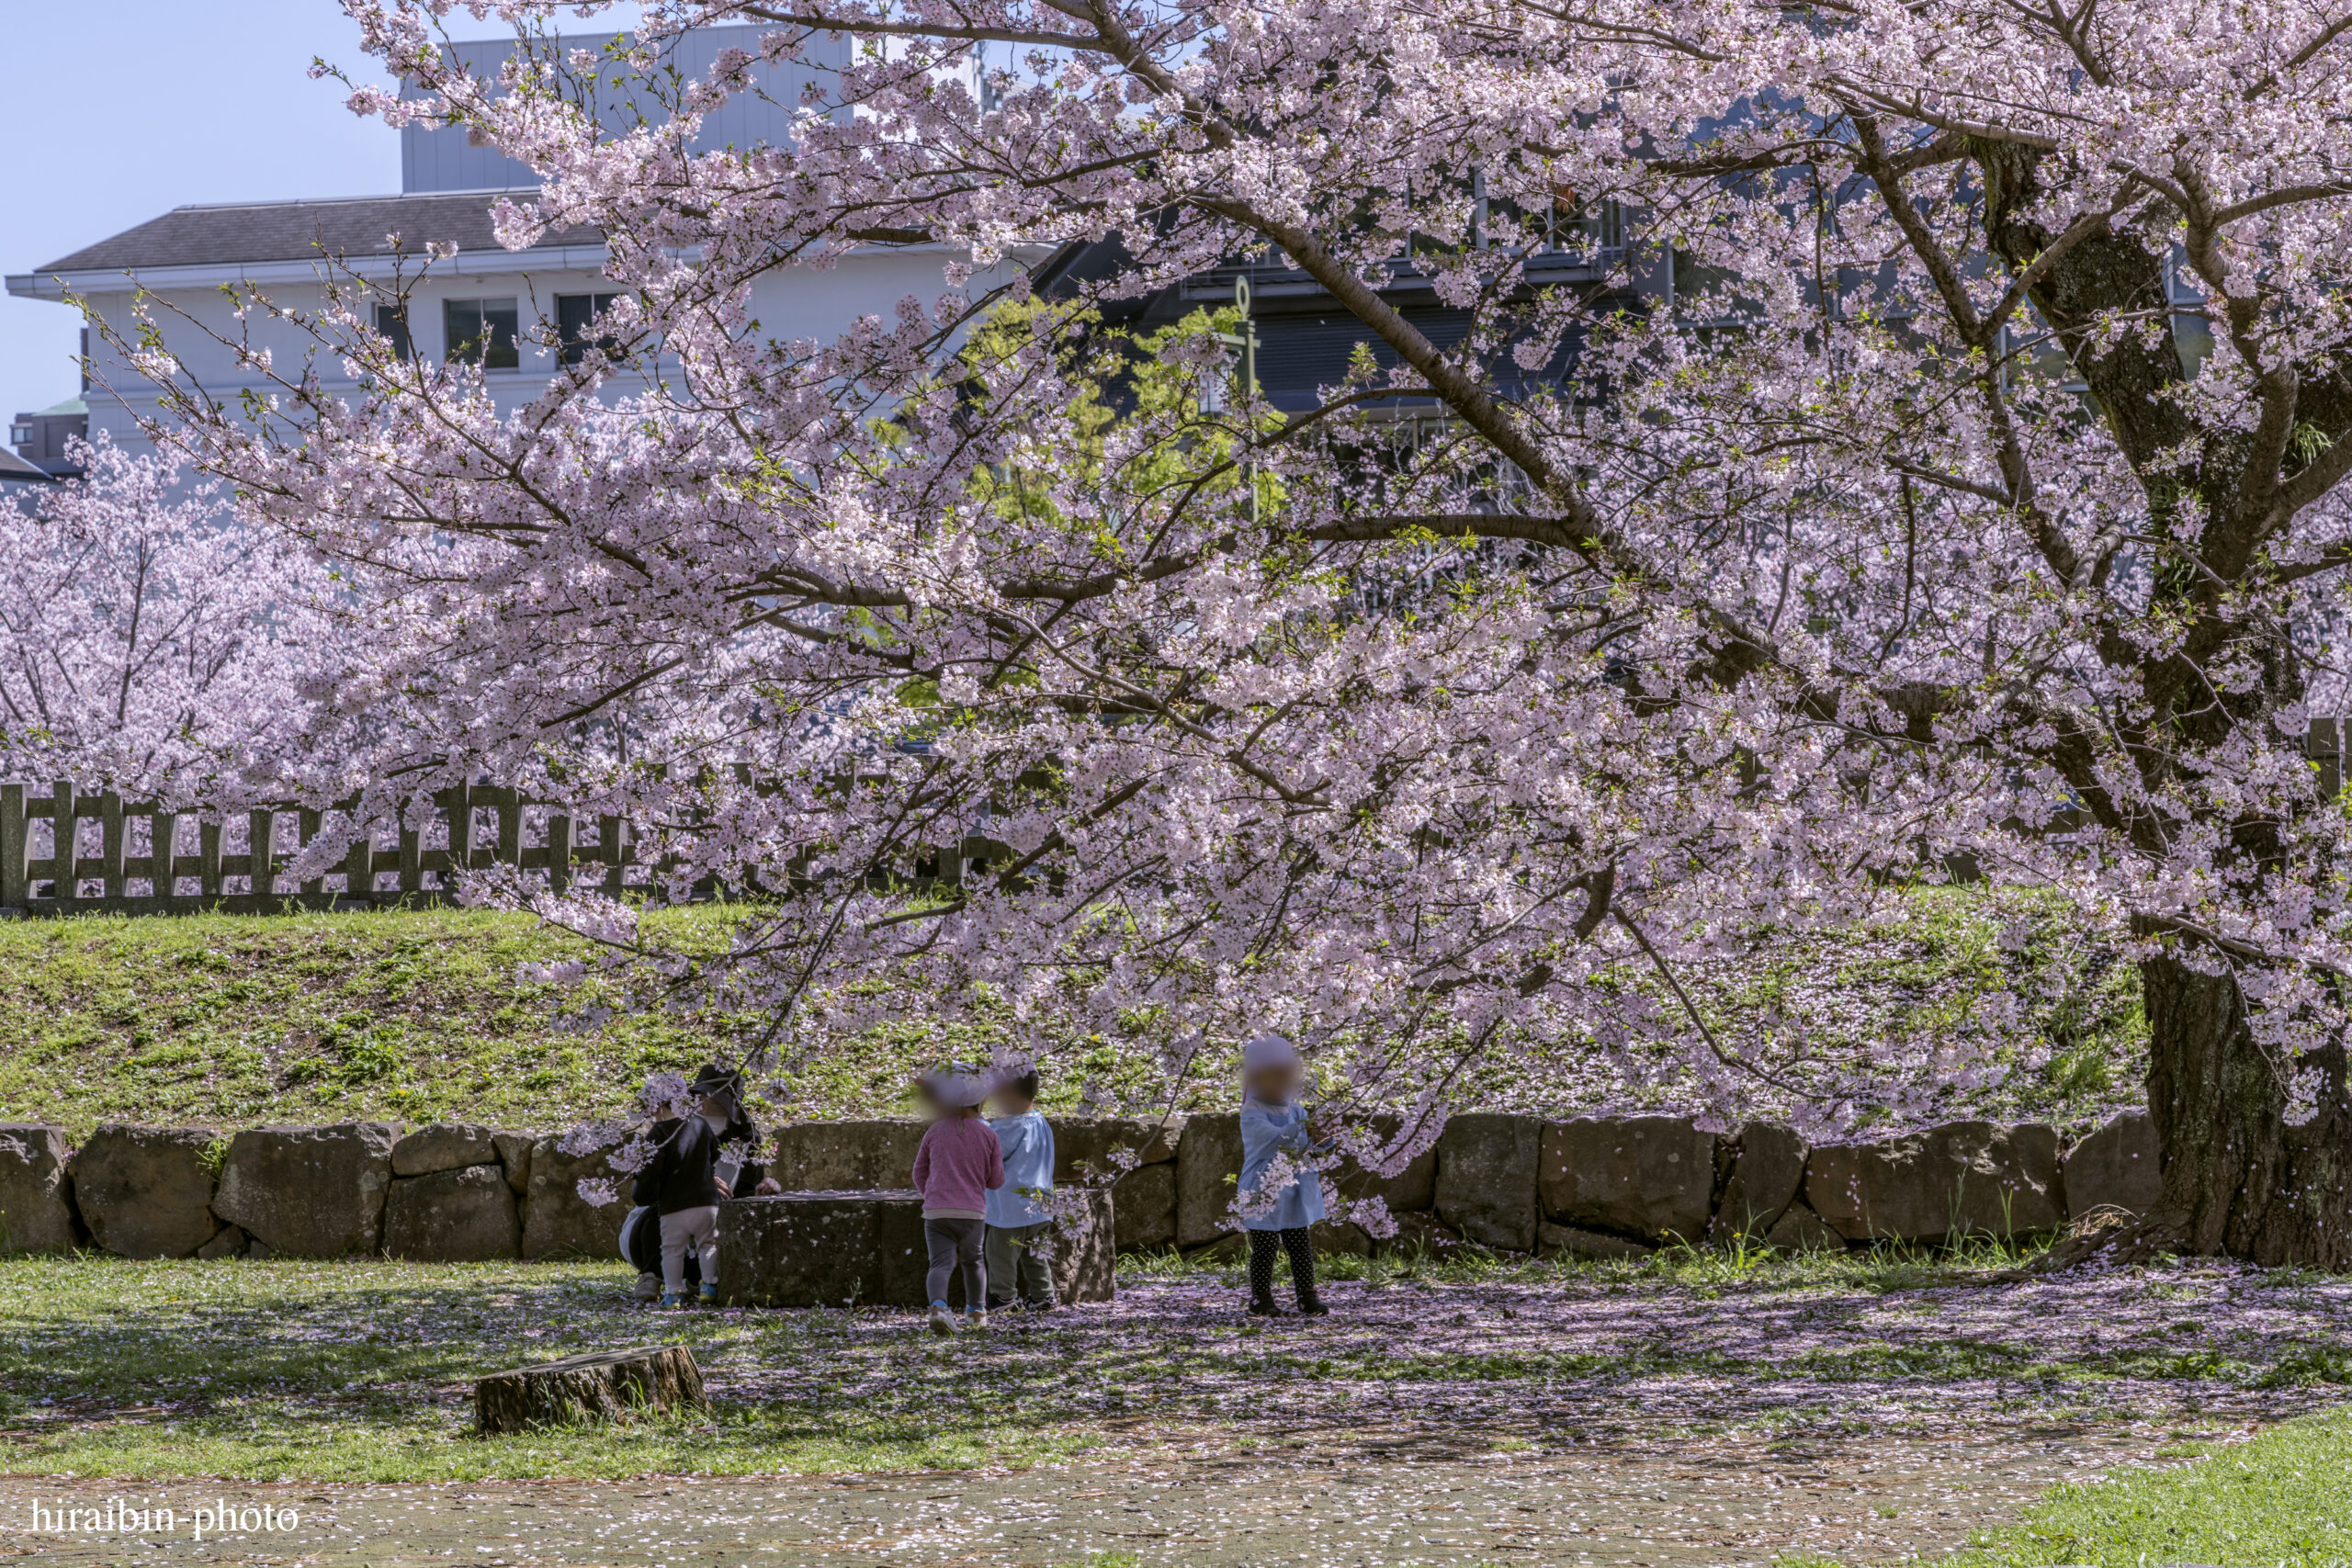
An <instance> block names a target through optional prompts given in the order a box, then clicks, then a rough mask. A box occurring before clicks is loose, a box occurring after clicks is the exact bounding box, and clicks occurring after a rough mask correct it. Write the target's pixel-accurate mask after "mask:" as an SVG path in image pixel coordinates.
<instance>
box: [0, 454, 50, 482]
mask: <svg viewBox="0 0 2352 1568" xmlns="http://www.w3.org/2000/svg"><path fill="white" fill-rule="evenodd" d="M9 482H15V483H20V484H37V485H45V484H55V483H56V482H57V479H56V476H55V475H53V474H51V472H50V471H49V470H48V469H47V468H41V467H40V465H38V464H36V463H34V462H32V461H31V460H29V459H28V458H24V457H17V455H16V454H15V453H14V452H11V451H9V450H8V448H6V446H0V484H5V483H9Z"/></svg>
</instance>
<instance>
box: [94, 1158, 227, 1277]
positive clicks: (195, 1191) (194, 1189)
mask: <svg viewBox="0 0 2352 1568" xmlns="http://www.w3.org/2000/svg"><path fill="white" fill-rule="evenodd" d="M220 1157H221V1149H220V1133H219V1132H218V1131H216V1130H215V1129H213V1128H210V1127H126V1126H105V1127H101V1128H99V1129H98V1130H97V1131H96V1132H95V1133H93V1134H90V1137H89V1141H88V1142H86V1143H85V1144H84V1145H82V1146H81V1148H80V1149H79V1150H78V1151H76V1152H75V1154H74V1203H75V1205H76V1206H77V1207H78V1208H79V1209H80V1210H81V1211H82V1223H83V1224H86V1225H88V1226H89V1227H90V1236H91V1239H92V1240H94V1241H96V1243H97V1244H98V1245H99V1246H100V1247H104V1248H106V1249H107V1251H108V1252H112V1253H116V1254H119V1255H120V1256H121V1257H124V1258H188V1257H193V1256H195V1255H196V1253H197V1251H198V1248H200V1247H203V1246H204V1245H205V1244H206V1243H207V1242H209V1241H210V1240H211V1239H212V1237H213V1235H215V1234H216V1233H217V1232H218V1231H219V1230H220V1220H218V1219H217V1218H215V1217H214V1215H213V1213H212V1189H213V1181H214V1176H213V1173H214V1171H215V1170H216V1169H217V1168H218V1166H219V1162H220Z"/></svg>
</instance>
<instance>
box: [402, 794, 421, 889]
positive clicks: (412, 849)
mask: <svg viewBox="0 0 2352 1568" xmlns="http://www.w3.org/2000/svg"><path fill="white" fill-rule="evenodd" d="M402 815H403V818H405V815H406V814H405V813H403V814H402ZM422 891H424V829H421V828H412V827H410V826H409V825H408V824H407V822H406V821H405V820H403V821H402V822H401V892H402V893H403V894H407V893H418V892H422Z"/></svg>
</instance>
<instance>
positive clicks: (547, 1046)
mask: <svg viewBox="0 0 2352 1568" xmlns="http://www.w3.org/2000/svg"><path fill="white" fill-rule="evenodd" d="M735 918H736V917H735V915H734V914H733V913H732V912H731V911H729V910H727V909H724V908H696V909H688V910H682V911H675V912H667V913H662V914H657V915H655V916H654V917H652V919H653V922H654V923H655V924H657V925H658V926H660V927H662V928H663V929H664V930H665V931H666V932H667V933H668V934H670V935H672V936H673V937H674V938H675V939H676V940H678V941H680V942H684V943H691V944H693V945H695V946H698V947H703V946H710V945H715V944H717V943H719V942H723V941H724V939H725V933H726V931H727V929H728V927H729V924H730V923H731V922H732V921H733V919H735ZM580 945H581V944H579V943H577V942H573V941H571V939H569V938H567V937H564V936H563V935H561V934H560V933H558V932H553V931H548V930H547V929H545V928H543V927H541V926H540V925H539V924H538V923H537V921H536V920H534V919H530V918H528V917H526V916H515V915H500V914H490V913H482V912H477V911H464V910H424V911H407V912H384V913H368V914H337V915H298V916H281V917H270V918H244V917H234V916H197V917H191V918H187V919H161V918H147V919H106V918H98V919H74V920H23V921H10V922H7V923H5V924H0V976H6V984H5V985H0V1120H30V1121H50V1122H62V1123H63V1124H65V1125H66V1126H68V1127H69V1128H71V1129H72V1130H73V1131H74V1133H75V1134H77V1135H78V1134H81V1133H84V1132H86V1131H87V1130H88V1129H89V1128H90V1127H92V1126H94V1125H96V1123H98V1122H108V1121H130V1122H148V1123H173V1122H178V1123H196V1124H211V1125H217V1126H224V1127H234V1126H240V1125H250V1124H254V1123H261V1122H323V1121H338V1120H343V1119H346V1118H351V1117H361V1116H381V1117H388V1118H392V1119H397V1120H405V1121H407V1122H425V1121H431V1120H435V1119H437V1118H444V1117H462V1118H463V1119H466V1120H470V1121H481V1122H492V1123H494V1124H498V1125H504V1126H515V1127H524V1128H533V1129H538V1130H553V1129H556V1128H560V1127H564V1126H569V1125H571V1124H573V1123H574V1122H579V1121H581V1120H582V1119H584V1118H586V1117H588V1116H590V1115H592V1114H595V1113H598V1112H601V1111H605V1110H607V1109H609V1108H611V1107H614V1106H615V1105H616V1103H617V1102H618V1101H619V1100H621V1099H622V1098H624V1097H625V1096H626V1094H627V1092H628V1089H631V1088H633V1087H634V1086H635V1085H636V1084H638V1083H640V1082H642V1081H643V1080H644V1078H645V1077H646V1075H647V1074H648V1073H650V1072H654V1071H657V1070H660V1069H662V1068H665V1067H688V1068H690V1067H691V1066H693V1065H694V1064H695V1063H697V1062H699V1061H701V1060H703V1059H704V1058H705V1057H707V1056H708V1055H712V1054H713V1053H714V1052H715V1051H718V1050H721V1049H724V1048H725V1046H726V1044H727V1036H728V1035H729V1033H731V1032H732V1030H733V1027H734V1025H735V1024H736V1023H737V1022H738V1021H729V1020H721V1021H718V1022H717V1023H716V1024H713V1023H710V1022H708V1021H701V1020H695V1019H688V1018H680V1017H674V1016H664V1015H658V1014H654V1015H648V1014H634V1015H632V1014H628V1013H619V1014H616V1015H615V1016H613V1017H611V1018H609V1019H606V1020H603V1021H590V1020H588V1019H587V1018H585V1017H583V1013H584V1012H585V1011H586V1010H589V1009H593V1008H595V1007H597V1006H599V1005H600V1004H601V1003H604V1002H605V1001H608V1000H609V999H610V998H608V997H607V996H605V994H604V993H603V992H602V991H601V989H599V988H598V987H595V986H593V985H592V986H590V987H584V988H582V989H577V990H574V989H571V988H560V987H554V986H548V985H528V984H524V983H521V982H519V981H518V980H517V979H516V978H515V972H516V969H517V967H518V966H519V965H521V964H530V963H544V962H547V961H549V960H553V959H561V958H565V957H571V956H576V955H578V950H579V947H580ZM888 1055H891V1053H890V1052H889V1051H888V1043H884V1045H883V1049H882V1050H881V1051H880V1052H879V1053H878V1056H888ZM894 1080H895V1074H894V1073H892V1072H888V1071H886V1070H885V1064H884V1062H883V1061H882V1060H880V1059H876V1060H875V1061H874V1062H873V1063H872V1072H871V1073H870V1074H869V1073H867V1072H863V1071H859V1070H857V1069H856V1068H855V1067H854V1066H851V1065H843V1066H840V1067H839V1068H838V1069H837V1071H836V1073H835V1074H834V1076H833V1077H831V1078H830V1079H828V1080H826V1081H823V1082H820V1083H812V1084H811V1085H810V1086H809V1089H810V1092H811V1093H812V1094H813V1095H814V1096H816V1097H817V1101H818V1105H817V1108H819V1109H829V1110H831V1109H839V1108H841V1107H843V1106H846V1105H849V1104H853V1103H855V1104H869V1103H872V1102H874V1101H875V1100H880V1099H884V1098H887V1097H888V1094H889V1093H891V1092H894V1087H895V1085H894Z"/></svg>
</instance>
